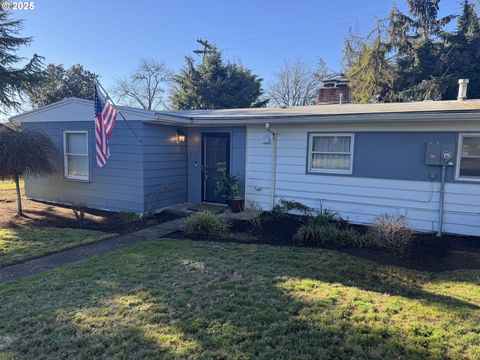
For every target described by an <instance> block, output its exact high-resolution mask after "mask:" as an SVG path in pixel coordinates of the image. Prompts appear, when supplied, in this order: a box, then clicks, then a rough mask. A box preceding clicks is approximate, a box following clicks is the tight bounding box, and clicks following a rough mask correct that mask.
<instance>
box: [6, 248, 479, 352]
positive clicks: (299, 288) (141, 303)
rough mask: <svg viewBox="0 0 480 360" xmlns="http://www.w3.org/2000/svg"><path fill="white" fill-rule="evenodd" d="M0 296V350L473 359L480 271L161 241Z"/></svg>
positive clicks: (54, 274)
mask: <svg viewBox="0 0 480 360" xmlns="http://www.w3.org/2000/svg"><path fill="white" fill-rule="evenodd" d="M0 299H1V304H2V305H1V306H0V359H1V358H5V359H7V358H21V359H47V358H48V359H59V358H65V359H66V358H68V359H93V358H102V359H107V358H108V359H110V358H115V359H126V358H128V359H149V358H150V359H157V358H191V359H222V358H229V359H230V358H234V359H287V358H295V359H311V358H316V359H352V358H355V359H428V358H434V359H447V358H452V359H479V358H480V308H479V306H480V271H457V272H451V273H443V274H432V273H424V272H416V271H409V270H405V269H401V268H394V267H383V266H379V265H377V264H374V263H370V262H367V261H364V260H360V259H357V258H354V257H351V256H349V255H344V254H340V253H337V252H334V251H327V250H321V249H299V248H291V247H272V246H267V245H237V244H220V243H209V242H191V241H182V240H165V241H164V240H160V241H156V242H149V243H143V244H139V245H135V246H132V247H129V248H127V249H124V250H121V251H117V252H115V253H112V254H110V255H106V256H101V257H96V258H92V259H89V260H86V261H83V262H81V263H77V264H73V265H70V266H67V267H64V268H62V269H60V270H57V271H50V272H48V273H44V274H41V275H37V276H35V277H32V278H28V279H24V280H22V281H19V282H16V283H10V284H4V285H0ZM2 356H3V357H2Z"/></svg>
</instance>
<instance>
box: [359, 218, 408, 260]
mask: <svg viewBox="0 0 480 360" xmlns="http://www.w3.org/2000/svg"><path fill="white" fill-rule="evenodd" d="M368 235H369V236H370V237H371V238H372V239H373V241H375V242H376V244H377V245H378V246H380V247H384V248H387V249H391V250H393V251H394V252H396V253H397V254H398V255H400V256H402V257H404V256H406V255H408V253H409V251H410V249H411V247H412V243H413V235H414V231H413V230H412V229H411V228H410V225H409V224H408V221H407V220H406V219H405V218H404V217H400V216H392V215H388V214H382V215H379V216H377V217H376V219H375V221H374V224H373V226H372V227H371V228H370V230H369V234H368Z"/></svg>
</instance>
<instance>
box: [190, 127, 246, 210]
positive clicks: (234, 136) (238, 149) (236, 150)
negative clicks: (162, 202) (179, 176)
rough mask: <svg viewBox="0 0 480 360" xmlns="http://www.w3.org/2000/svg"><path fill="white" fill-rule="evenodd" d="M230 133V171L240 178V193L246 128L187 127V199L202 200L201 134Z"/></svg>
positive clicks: (242, 191) (242, 181)
mask: <svg viewBox="0 0 480 360" xmlns="http://www.w3.org/2000/svg"><path fill="white" fill-rule="evenodd" d="M214 132H221V133H229V134H230V173H231V174H235V175H238V176H239V178H240V187H241V192H240V193H241V194H242V195H243V193H244V189H245V160H246V128H245V127H240V126H239V127H209V128H189V129H188V133H187V143H188V201H189V202H192V203H200V202H201V201H202V134H203V133H214Z"/></svg>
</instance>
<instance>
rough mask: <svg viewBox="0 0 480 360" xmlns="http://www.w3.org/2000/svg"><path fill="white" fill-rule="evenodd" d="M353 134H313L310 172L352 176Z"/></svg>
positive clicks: (309, 156) (309, 149) (309, 161)
mask: <svg viewBox="0 0 480 360" xmlns="http://www.w3.org/2000/svg"><path fill="white" fill-rule="evenodd" d="M353 140H354V136H353V134H336V133H311V134H310V135H309V141H308V144H309V145H308V146H309V148H308V172H312V173H317V172H318V173H333V174H351V173H352V168H353Z"/></svg>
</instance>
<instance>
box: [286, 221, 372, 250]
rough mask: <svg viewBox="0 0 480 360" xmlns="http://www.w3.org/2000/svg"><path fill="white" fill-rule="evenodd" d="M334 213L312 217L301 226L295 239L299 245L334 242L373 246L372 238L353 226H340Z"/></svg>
mask: <svg viewBox="0 0 480 360" xmlns="http://www.w3.org/2000/svg"><path fill="white" fill-rule="evenodd" d="M335 219H336V217H332V213H331V212H328V213H323V215H320V216H316V217H311V218H309V219H308V220H307V221H306V222H305V223H304V224H302V225H301V226H300V228H299V229H298V230H297V232H296V234H295V235H294V236H293V241H294V242H295V243H297V244H299V245H320V244H332V245H340V246H346V247H357V248H364V247H370V246H372V241H371V238H370V237H369V236H367V235H363V234H360V233H359V232H358V231H356V230H355V229H352V228H348V227H347V228H339V226H338V223H336V222H335V221H336V220H335Z"/></svg>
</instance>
